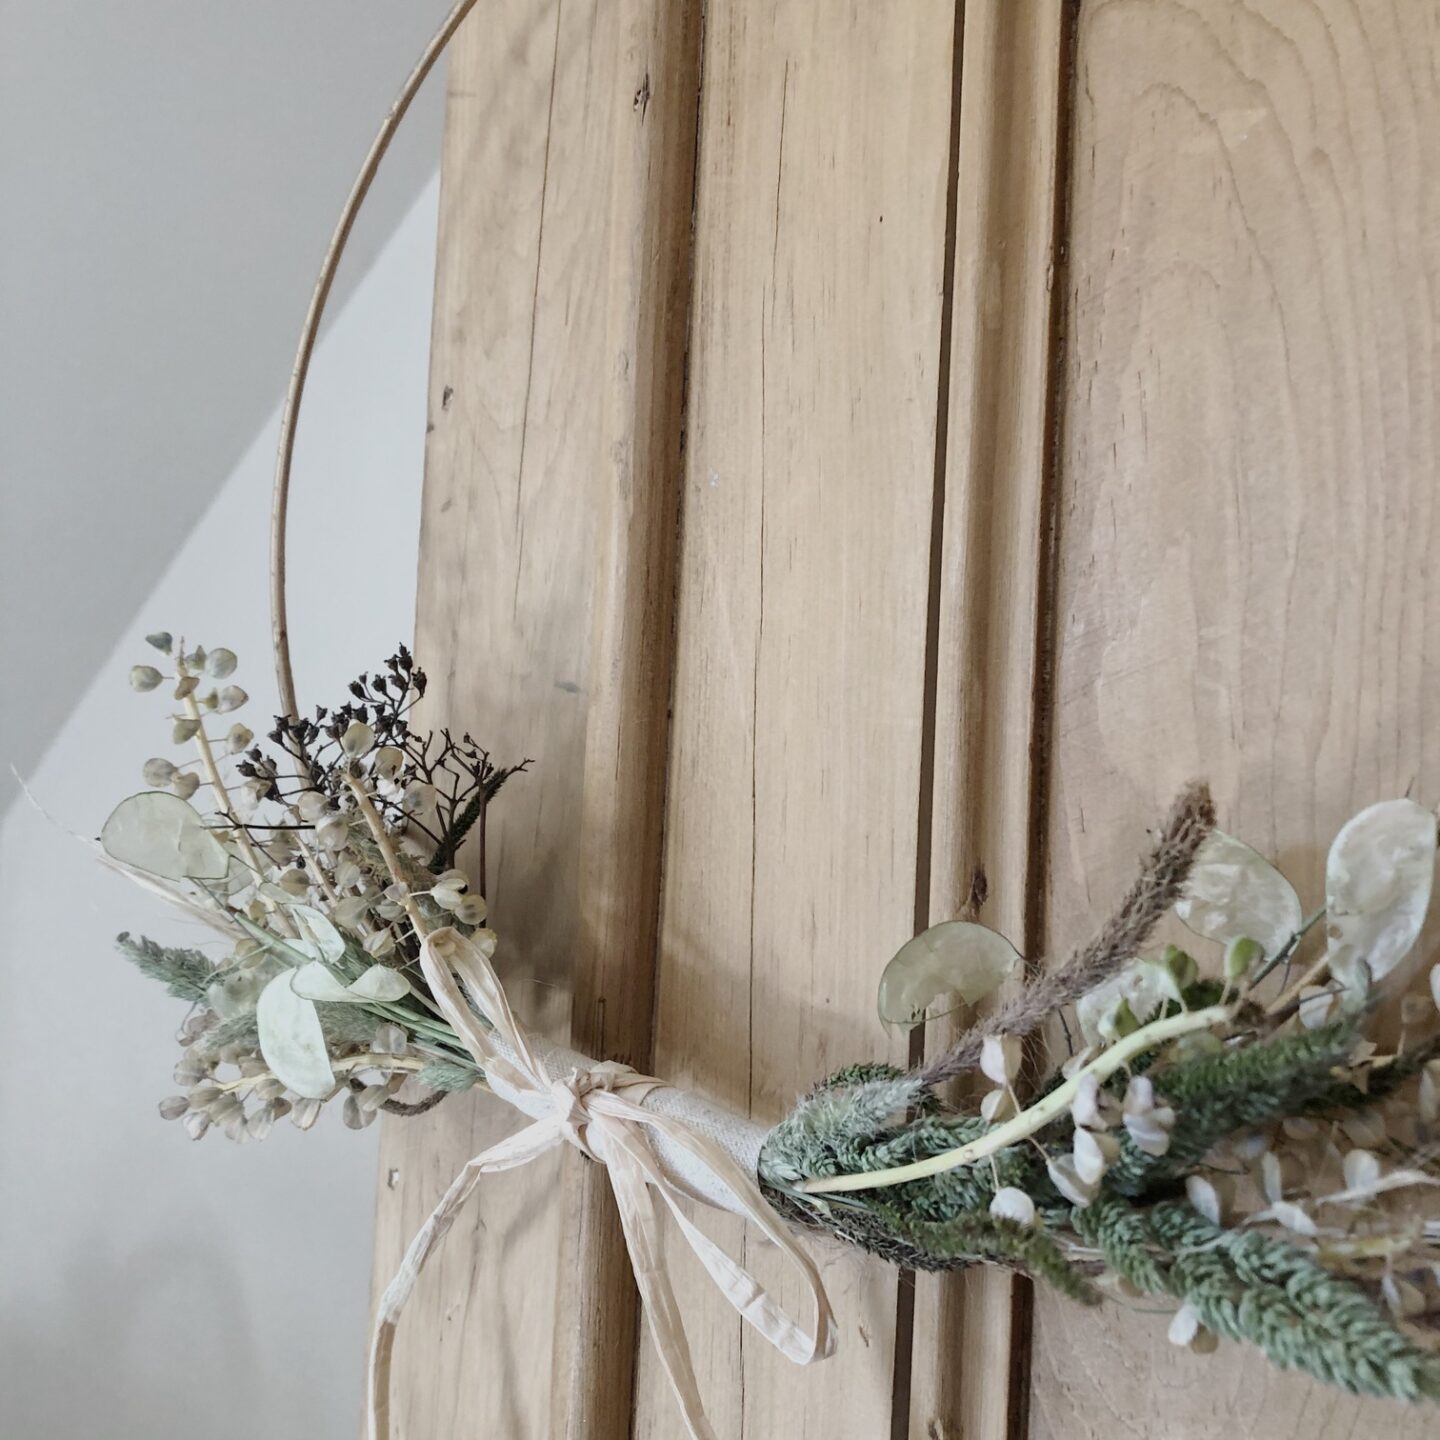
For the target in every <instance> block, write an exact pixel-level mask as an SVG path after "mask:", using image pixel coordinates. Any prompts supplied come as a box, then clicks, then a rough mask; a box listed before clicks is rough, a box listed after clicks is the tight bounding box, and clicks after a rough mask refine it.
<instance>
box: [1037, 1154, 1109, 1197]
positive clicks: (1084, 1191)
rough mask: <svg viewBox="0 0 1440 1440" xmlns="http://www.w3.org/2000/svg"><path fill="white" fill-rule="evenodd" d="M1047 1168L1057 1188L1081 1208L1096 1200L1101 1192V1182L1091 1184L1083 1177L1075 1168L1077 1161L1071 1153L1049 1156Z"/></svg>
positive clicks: (1046, 1162)
mask: <svg viewBox="0 0 1440 1440" xmlns="http://www.w3.org/2000/svg"><path fill="white" fill-rule="evenodd" d="M1045 1169H1046V1170H1047V1171H1048V1172H1049V1175H1050V1181H1051V1183H1052V1184H1053V1185H1054V1186H1055V1188H1056V1189H1057V1190H1058V1191H1059V1192H1060V1193H1061V1194H1062V1195H1063V1196H1064V1197H1065V1198H1066V1199H1067V1200H1068V1201H1069V1202H1070V1203H1071V1204H1072V1205H1075V1206H1078V1207H1079V1208H1080V1209H1081V1210H1083V1209H1085V1208H1086V1206H1088V1205H1089V1204H1090V1202H1091V1201H1092V1200H1094V1198H1095V1196H1096V1195H1097V1194H1099V1192H1100V1186H1099V1183H1098V1182H1097V1183H1094V1184H1091V1183H1089V1182H1087V1181H1086V1180H1084V1179H1082V1178H1081V1176H1080V1175H1079V1173H1078V1172H1077V1171H1076V1169H1075V1161H1074V1158H1073V1157H1072V1156H1069V1155H1057V1156H1054V1157H1052V1158H1047V1159H1046V1161H1045Z"/></svg>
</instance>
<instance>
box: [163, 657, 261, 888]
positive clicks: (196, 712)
mask: <svg viewBox="0 0 1440 1440" xmlns="http://www.w3.org/2000/svg"><path fill="white" fill-rule="evenodd" d="M176 668H177V670H178V671H179V673H180V675H181V676H182V677H183V676H185V675H186V674H187V673H188V672H187V671H186V669H185V667H184V665H183V664H181V665H177V667H176ZM180 703H181V705H183V706H184V707H185V717H186V719H188V720H193V721H194V722H195V724H196V725H197V726H198V727H199V728H198V729H197V730H196V731H195V748H196V750H197V751H199V754H200V768H201V769H202V770H204V772H205V779H206V781H207V783H208V784H209V786H210V790H211V793H212V794H213V795H214V796H215V803H216V805H217V806H219V808H220V813H221V814H222V815H223V816H224V817H225V818H226V819H227V820H229V821H230V822H231V824H232V825H234V828H235V843H236V844H237V845H238V846H239V847H240V851H241V854H242V855H244V857H245V863H246V864H247V865H248V866H249V867H250V869H251V871H252V872H253V874H254V876H255V878H256V879H257V880H263V879H264V878H265V870H266V865H265V862H264V861H263V860H262V859H261V858H260V852H259V851H258V850H256V848H255V844H254V842H253V841H252V840H251V839H250V836H249V835H248V834H247V833H246V830H245V827H244V826H243V825H241V824H239V823H238V822H237V821H236V820H235V817H234V815H233V814H232V813H231V810H230V792H229V791H228V790H227V789H226V788H225V780H224V777H223V776H222V775H221V774H220V767H219V765H217V764H216V763H215V752H214V750H212V749H211V748H210V737H209V736H208V735H207V734H206V733H205V725H204V719H203V717H202V715H201V713H200V707H199V706H198V705H197V704H196V703H195V696H194V695H193V694H190V695H187V696H185V698H184V699H183V700H181V702H180Z"/></svg>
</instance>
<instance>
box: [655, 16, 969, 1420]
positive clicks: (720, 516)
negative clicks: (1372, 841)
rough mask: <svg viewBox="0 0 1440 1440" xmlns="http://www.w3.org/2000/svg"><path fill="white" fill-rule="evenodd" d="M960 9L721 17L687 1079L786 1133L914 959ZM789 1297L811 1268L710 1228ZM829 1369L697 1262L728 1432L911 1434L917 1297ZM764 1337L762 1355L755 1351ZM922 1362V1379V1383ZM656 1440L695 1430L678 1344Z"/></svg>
mask: <svg viewBox="0 0 1440 1440" xmlns="http://www.w3.org/2000/svg"><path fill="white" fill-rule="evenodd" d="M953 20H954V6H953V4H951V3H939V0H934V3H932V0H907V3H906V4H903V5H898V6H873V5H865V4H834V5H826V6H823V7H820V6H815V5H813V4H810V3H806V0H779V3H773V0H765V3H761V0H713V3H711V4H710V5H709V6H708V7H707V11H706V26H705V43H704V49H705V53H704V76H705V83H704V87H703V91H702V96H701V126H700V163H699V177H698V201H697V206H698V208H697V216H696V242H695V243H696V271H695V279H694V296H693V302H692V310H693V318H692V333H691V346H690V359H689V363H690V375H691V389H690V402H689V408H688V453H687V456H686V463H685V472H684V473H685V495H684V502H683V525H682V540H681V564H680V595H679V613H678V622H677V623H678V642H677V658H676V683H675V692H674V702H673V705H674V714H673V720H672V736H671V760H670V783H669V792H668V802H667V826H666V846H665V856H666V867H665V890H664V904H663V912H662V932H661V933H662V947H661V966H660V977H659V997H658V1007H657V1029H656V1056H655V1059H656V1069H657V1071H658V1072H659V1073H660V1074H663V1075H666V1076H667V1077H669V1078H671V1079H673V1080H675V1081H676V1082H677V1083H682V1084H692V1085H695V1086H698V1087H703V1088H704V1089H705V1090H706V1091H708V1092H709V1093H710V1094H712V1095H714V1096H715V1097H717V1098H719V1099H721V1100H723V1101H725V1102H726V1103H728V1104H730V1105H732V1106H735V1107H738V1108H739V1109H741V1110H742V1111H743V1110H748V1111H750V1112H752V1113H754V1114H755V1115H757V1116H760V1117H763V1118H765V1119H767V1120H774V1119H778V1118H779V1117H780V1115H781V1114H782V1113H783V1111H784V1110H785V1109H786V1108H787V1107H788V1106H789V1104H790V1103H792V1101H793V1100H794V1098H795V1096H796V1095H797V1093H799V1092H801V1091H803V1090H805V1089H807V1088H808V1087H809V1086H810V1085H812V1084H813V1083H814V1082H815V1081H816V1080H817V1079H818V1078H819V1077H821V1076H823V1075H825V1074H826V1073H827V1072H828V1071H829V1070H832V1069H833V1068H835V1067H836V1066H838V1065H840V1064H842V1063H846V1062H850V1061H853V1060H856V1059H858V1058H861V1057H864V1056H877V1057H879V1056H883V1055H884V1054H885V1053H886V1050H887V1043H889V1053H890V1055H891V1056H892V1058H896V1059H899V1060H902V1061H903V1059H904V1053H903V1050H898V1049H897V1048H896V1046H895V1045H894V1044H893V1043H891V1042H887V1040H886V1037H885V1036H884V1034H883V1032H882V1031H881V1029H880V1027H879V1025H878V1023H877V1021H876V1018H875V1008H874V1006H875V985H876V982H877V980H878V978H879V973H880V969H881V968H882V966H883V964H884V961H885V959H886V958H887V957H888V956H889V955H890V954H892V953H893V952H894V950H895V949H896V947H897V946H898V945H899V944H900V943H902V942H903V941H904V940H905V939H907V938H908V937H909V936H910V934H911V933H912V932H913V926H914V910H915V895H916V881H917V873H916V872H917V831H918V825H917V804H918V796H919V782H920V758H921V730H922V715H923V710H924V697H925V653H924V651H925V635H926V612H927V603H928V588H929V559H928V557H929V544H930V523H931V512H932V506H933V499H934V480H935V454H934V443H935V397H936V394H937V386H938V374H937V366H938V352H939V339H940V333H941V324H940V321H941V297H942V292H943V290H944V226H945V197H946V182H947V172H948V170H949V119H950V91H951V58H952V48H953V46H952V25H953ZM703 1223H705V1225H706V1227H707V1229H709V1230H710V1231H711V1232H712V1233H713V1234H715V1235H716V1237H717V1238H719V1239H722V1240H723V1241H724V1242H725V1243H726V1244H728V1245H731V1246H733V1247H735V1249H736V1250H737V1252H743V1253H744V1255H745V1258H746V1261H747V1263H748V1264H750V1265H752V1266H753V1267H754V1268H755V1270H756V1272H757V1274H759V1275H760V1276H761V1278H762V1279H763V1280H764V1281H765V1283H766V1284H767V1285H773V1286H774V1287H775V1289H776V1291H777V1292H778V1293H779V1294H780V1296H781V1297H782V1298H783V1299H785V1300H787V1301H788V1302H790V1303H791V1304H798V1303H799V1301H800V1295H799V1293H798V1289H797V1287H796V1286H795V1285H794V1284H793V1283H792V1280H791V1277H790V1276H789V1274H788V1272H787V1271H786V1269H785V1267H784V1266H783V1265H781V1264H779V1263H778V1262H777V1261H776V1258H775V1256H774V1255H773V1254H772V1253H766V1250H765V1247H763V1246H762V1245H760V1244H757V1243H756V1242H754V1241H753V1239H750V1238H747V1237H746V1236H744V1235H743V1234H742V1233H741V1227H740V1226H739V1225H738V1223H732V1222H730V1221H728V1220H727V1219H726V1218H724V1217H711V1216H707V1217H706V1218H705V1220H704V1222H703ZM818 1258H819V1259H820V1260H821V1263H822V1265H823V1268H824V1271H825V1276H826V1280H827V1283H828V1285H829V1287H830V1291H831V1295H832V1298H833V1300H834V1302H835V1305H836V1309H837V1312H838V1317H839V1331H840V1344H841V1346H842V1351H843V1354H842V1357H841V1358H838V1359H837V1360H834V1361H831V1362H828V1363H826V1364H824V1365H821V1366H817V1367H815V1368H813V1369H808V1370H801V1369H797V1368H795V1367H794V1366H792V1365H791V1364H789V1363H788V1362H787V1361H785V1360H784V1359H782V1358H780V1357H779V1356H777V1355H776V1354H775V1353H774V1352H773V1351H771V1350H770V1349H769V1348H768V1347H767V1346H766V1345H765V1344H764V1342H763V1341H761V1340H760V1339H759V1338H758V1337H756V1336H755V1335H754V1334H753V1332H751V1331H749V1330H748V1329H746V1328H744V1327H742V1324H741V1322H740V1321H739V1320H738V1319H737V1318H736V1316H735V1315H734V1313H733V1312H732V1311H731V1310H729V1309H728V1308H727V1307H725V1306H724V1305H723V1303H722V1302H721V1301H720V1300H719V1299H718V1298H717V1297H716V1296H715V1295H714V1294H713V1292H712V1290H711V1288H710V1285H709V1282H708V1281H706V1280H704V1279H703V1277H698V1276H696V1275H695V1273H694V1271H693V1269H692V1268H691V1267H687V1266H685V1265H684V1263H683V1262H681V1263H680V1264H677V1266H676V1270H677V1293H678V1298H679V1302H680V1305H681V1308H682V1310H683V1311H684V1313H685V1316H686V1319H687V1324H688V1326H689V1329H690V1333H691V1340H692V1346H693V1349H694V1352H695V1357H696V1363H697V1369H698V1372H699V1378H700V1384H701V1389H702V1393H703V1394H704V1395H705V1397H706V1400H707V1404H708V1407H709V1409H710V1412H711V1418H712V1420H713V1423H714V1425H715V1427H716V1430H717V1431H718V1433H720V1434H722V1435H724V1436H726V1437H727V1440H731V1437H736V1436H740V1435H748V1436H754V1437H756V1440H761V1437H764V1440H769V1437H771V1436H775V1435H832V1436H839V1435H847V1436H849V1435H857V1436H858V1435H864V1436H885V1435H888V1434H889V1433H890V1425H891V1416H892V1388H893V1385H894V1380H895V1362H896V1356H895V1317H896V1294H897V1277H896V1275H895V1272H894V1271H893V1270H891V1269H888V1268H887V1267H885V1266H884V1265H881V1264H879V1263H870V1262H867V1261H865V1260H863V1259H857V1258H854V1257H851V1256H844V1255H840V1254H838V1253H836V1252H835V1251H834V1250H833V1249H826V1248H824V1247H822V1248H821V1250H820V1251H819V1254H818ZM742 1331H743V1333H742ZM905 1359H906V1357H905V1356H903V1355H902V1357H901V1360H902V1368H903V1367H904V1364H905ZM640 1370H641V1373H640V1381H639V1388H638V1397H639V1403H638V1409H637V1418H636V1433H637V1435H641V1436H648V1437H666V1440H668V1437H671V1436H673V1435H675V1433H676V1425H675V1416H674V1411H673V1401H672V1399H671V1397H670V1395H669V1394H668V1391H667V1389H666V1386H665V1384H664V1381H663V1378H662V1377H661V1376H660V1375H659V1374H658V1373H657V1367H656V1365H655V1363H654V1358H653V1354H652V1351H651V1349H650V1347H649V1346H648V1345H647V1346H642V1348H641V1352H640Z"/></svg>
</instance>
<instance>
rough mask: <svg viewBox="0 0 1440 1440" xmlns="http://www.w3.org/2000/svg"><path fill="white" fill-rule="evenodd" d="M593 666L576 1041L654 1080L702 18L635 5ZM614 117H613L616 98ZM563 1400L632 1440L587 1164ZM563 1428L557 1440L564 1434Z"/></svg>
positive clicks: (652, 2) (620, 116)
mask: <svg viewBox="0 0 1440 1440" xmlns="http://www.w3.org/2000/svg"><path fill="white" fill-rule="evenodd" d="M597 28H598V29H599V30H600V31H601V33H606V32H608V34H609V37H610V43H611V44H613V45H614V47H615V58H614V60H613V62H612V64H611V67H610V68H611V72H612V76H613V79H612V83H611V90H610V98H609V101H608V103H609V104H610V106H611V107H612V109H613V107H614V106H615V104H616V102H617V100H618V101H619V102H621V104H622V106H623V108H622V109H620V110H619V112H618V113H616V114H615V116H614V118H613V121H612V128H613V133H614V145H613V150H612V158H611V165H610V171H609V178H608V184H609V191H610V206H609V254H608V259H607V261H606V281H607V286H606V316H605V353H604V356H603V358H602V364H601V367H600V369H599V372H598V375H597V377H596V378H597V383H598V388H599V390H600V393H601V396H602V402H601V403H602V411H603V423H602V435H601V448H600V450H599V452H598V455H597V460H598V461H599V477H600V480H601V488H602V495H601V497H600V498H601V504H600V508H599V513H598V515H597V524H596V537H595V538H596V552H597V569H596V573H595V579H594V586H595V591H594V618H593V620H592V623H591V634H592V641H591V647H592V654H591V663H590V672H589V673H590V684H589V687H588V697H587V698H588V715H587V723H586V748H585V764H584V772H583V776H582V781H581V783H582V810H581V823H580V835H579V841H580V852H581V853H580V891H579V902H578V912H579V920H580V933H579V937H578V950H577V953H576V968H575V982H574V983H575V998H574V1015H573V1023H572V1031H571V1043H572V1045H573V1046H574V1048H575V1049H576V1050H578V1051H579V1052H580V1053H581V1054H582V1055H591V1056H594V1057H596V1058H597V1059H605V1060H619V1061H622V1062H624V1063H626V1064H629V1065H632V1066H634V1067H635V1068H636V1069H638V1070H640V1071H642V1072H647V1073H648V1072H649V1070H650V1068H651V1067H650V1048H651V1023H652V1018H653V1015H652V1012H653V1009H654V998H655V987H654V978H655V946H656V935H657V928H658V923H659V909H660V866H661V854H662V852H661V845H662V837H663V832H664V799H665V775H666V761H667V755H668V746H667V740H668V732H669V704H670V683H671V663H672V659H673V653H674V593H675V558H676V547H677V534H676V527H677V523H678V512H679V502H680V456H681V440H682V432H683V412H682V407H683V404H684V393H685V363H684V359H685V338H686V331H687V326H688V321H689V301H690V240H691V224H690V215H691V207H692V202H693V197H694V188H695V122H696V106H697V102H696V97H697V94H698V90H699V82H700V77H699V67H700V48H699V47H700V5H699V3H698V0H694V3H682V0H618V3H615V4H612V5H609V6H606V7H605V8H604V10H603V12H602V17H601V24H600V25H599V26H598V27H597ZM598 103H600V104H605V103H607V102H606V100H605V98H604V97H603V96H602V97H600V98H599V101H598ZM567 1178H568V1180H569V1194H568V1195H567V1197H566V1201H565V1205H564V1213H565V1215H566V1223H565V1225H564V1235H565V1239H566V1242H567V1244H566V1250H565V1252H564V1262H563V1264H564V1272H565V1273H566V1274H568V1275H571V1276H573V1277H574V1280H575V1293H574V1295H573V1303H572V1304H571V1305H570V1306H569V1307H568V1308H567V1309H565V1310H564V1311H563V1312H561V1313H557V1317H556V1325H557V1332H558V1337H559V1338H558V1341H557V1343H558V1345H559V1347H560V1350H561V1353H560V1355H559V1357H558V1358H559V1360H560V1362H561V1363H562V1364H563V1365H564V1366H565V1367H566V1371H567V1373H566V1374H565V1376H564V1377H562V1379H561V1383H559V1384H558V1385H557V1394H558V1395H561V1396H564V1397H566V1400H567V1402H568V1409H567V1412H566V1416H565V1422H564V1426H563V1429H564V1433H565V1434H567V1435H569V1436H571V1437H572V1440H606V1437H608V1436H616V1437H624V1436H628V1435H629V1434H630V1420H631V1412H632V1409H633V1404H634V1400H633V1392H634V1378H635V1347H636V1343H637V1340H638V1339H639V1317H640V1301H639V1295H638V1293H637V1292H636V1289H635V1283H634V1278H633V1274H632V1272H631V1268H630V1258H629V1252H628V1250H627V1248H626V1245H625V1237H624V1233H623V1230H622V1227H621V1224H620V1216H619V1211H618V1209H617V1208H616V1205H615V1197H614V1194H613V1191H612V1189H611V1186H610V1180H609V1176H608V1175H607V1174H606V1173H605V1171H604V1169H603V1168H602V1167H600V1166H598V1165H571V1166H570V1167H569V1169H568V1172H567ZM561 1428H562V1427H561V1426H560V1425H558V1424H557V1425H556V1426H555V1429H556V1430H557V1432H558V1431H560V1429H561Z"/></svg>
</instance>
